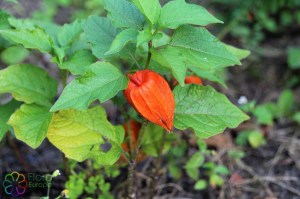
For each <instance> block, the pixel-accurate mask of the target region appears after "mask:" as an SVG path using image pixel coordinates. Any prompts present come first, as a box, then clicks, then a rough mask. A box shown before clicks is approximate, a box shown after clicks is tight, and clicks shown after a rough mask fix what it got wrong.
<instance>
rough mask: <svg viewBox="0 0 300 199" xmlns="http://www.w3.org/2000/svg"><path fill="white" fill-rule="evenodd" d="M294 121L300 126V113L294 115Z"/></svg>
mask: <svg viewBox="0 0 300 199" xmlns="http://www.w3.org/2000/svg"><path fill="white" fill-rule="evenodd" d="M293 120H294V121H295V122H297V123H298V124H299V125H300V112H297V113H295V114H294V116H293Z"/></svg>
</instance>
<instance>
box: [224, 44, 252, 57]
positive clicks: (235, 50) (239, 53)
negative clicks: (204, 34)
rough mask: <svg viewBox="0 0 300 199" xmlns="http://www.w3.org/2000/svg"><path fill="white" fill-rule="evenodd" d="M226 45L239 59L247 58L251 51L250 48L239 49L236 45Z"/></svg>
mask: <svg viewBox="0 0 300 199" xmlns="http://www.w3.org/2000/svg"><path fill="white" fill-rule="evenodd" d="M224 45H225V47H226V49H227V50H228V51H229V52H231V53H232V54H234V55H235V56H236V57H237V58H238V59H239V60H242V59H245V58H246V57H248V56H249V55H250V53H251V52H250V51H249V50H244V49H239V48H236V47H234V46H231V45H227V44H224Z"/></svg>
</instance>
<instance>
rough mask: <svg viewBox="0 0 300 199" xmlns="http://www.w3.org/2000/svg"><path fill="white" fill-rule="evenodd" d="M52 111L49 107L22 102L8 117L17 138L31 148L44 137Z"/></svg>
mask: <svg viewBox="0 0 300 199" xmlns="http://www.w3.org/2000/svg"><path fill="white" fill-rule="evenodd" d="M52 115H53V113H50V112H49V107H44V106H39V105H36V104H23V105H22V106H21V108H20V109H19V110H17V111H16V112H15V113H14V114H13V115H12V116H11V117H10V119H9V121H8V124H9V125H11V126H12V127H13V129H14V132H15V135H16V137H17V139H19V140H21V141H23V142H25V143H26V144H27V145H29V146H30V147H32V148H34V149H35V148H37V147H38V146H39V145H40V144H41V143H42V142H43V140H44V139H45V138H46V134H47V131H48V127H49V124H50V121H51V118H52Z"/></svg>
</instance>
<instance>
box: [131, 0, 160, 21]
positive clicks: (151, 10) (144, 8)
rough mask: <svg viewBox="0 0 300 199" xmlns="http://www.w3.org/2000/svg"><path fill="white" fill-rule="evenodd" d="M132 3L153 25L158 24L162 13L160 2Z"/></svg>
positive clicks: (146, 0)
mask: <svg viewBox="0 0 300 199" xmlns="http://www.w3.org/2000/svg"><path fill="white" fill-rule="evenodd" d="M132 2H133V3H134V4H135V5H136V6H137V7H138V9H139V10H140V11H141V12H142V13H143V14H144V16H145V17H146V18H147V19H148V21H149V22H150V23H151V24H152V25H154V24H156V22H157V21H158V19H159V16H160V12H161V6H160V3H159V0H132Z"/></svg>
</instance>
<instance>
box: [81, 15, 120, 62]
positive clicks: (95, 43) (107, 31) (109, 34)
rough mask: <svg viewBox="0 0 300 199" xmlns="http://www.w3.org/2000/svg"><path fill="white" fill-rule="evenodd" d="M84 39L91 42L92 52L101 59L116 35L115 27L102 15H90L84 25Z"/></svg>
mask: <svg viewBox="0 0 300 199" xmlns="http://www.w3.org/2000/svg"><path fill="white" fill-rule="evenodd" d="M84 32H85V34H86V39H87V40H88V42H90V43H91V44H92V50H93V54H94V55H95V56H96V57H97V58H99V59H102V58H103V57H104V53H105V52H107V51H108V50H109V48H110V46H111V43H112V41H113V40H114V38H115V36H116V35H117V33H118V32H117V29H116V28H115V27H114V26H113V25H112V23H111V21H110V20H109V19H107V18H104V17H98V16H90V17H89V18H88V19H87V20H86V22H85V25H84Z"/></svg>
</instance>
